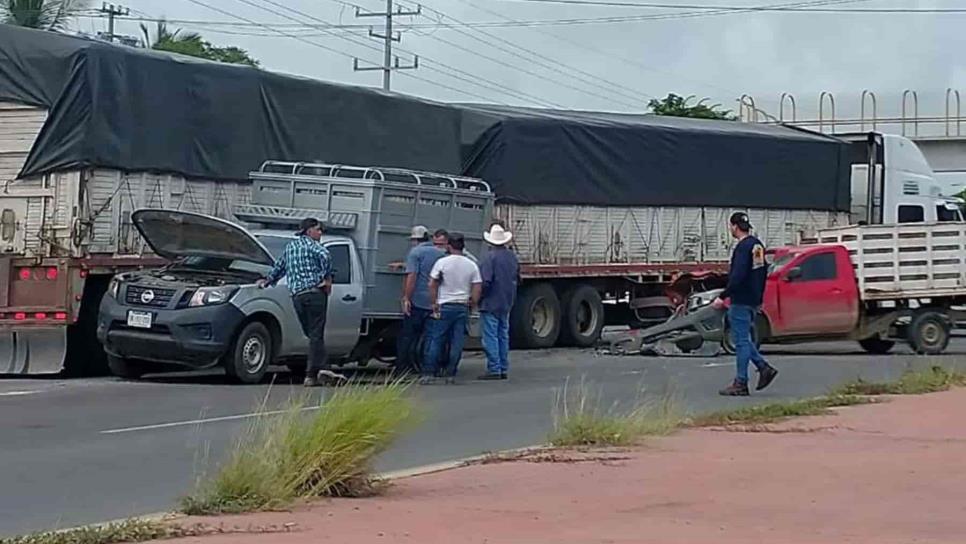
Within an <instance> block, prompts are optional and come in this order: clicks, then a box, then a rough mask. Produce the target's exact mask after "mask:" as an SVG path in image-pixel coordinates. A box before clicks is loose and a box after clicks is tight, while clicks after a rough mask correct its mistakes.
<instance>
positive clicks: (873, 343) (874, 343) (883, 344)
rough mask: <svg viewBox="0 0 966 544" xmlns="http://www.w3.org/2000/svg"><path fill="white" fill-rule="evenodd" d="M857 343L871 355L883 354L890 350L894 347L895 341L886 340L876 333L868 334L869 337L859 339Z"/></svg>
mask: <svg viewBox="0 0 966 544" xmlns="http://www.w3.org/2000/svg"><path fill="white" fill-rule="evenodd" d="M859 345H860V346H862V349H864V350H865V351H866V352H867V353H871V354H873V355H885V354H887V353H889V352H890V351H892V348H894V347H895V345H896V343H895V341H894V340H886V339H885V338H882V337H881V336H879V335H878V334H877V335H875V336H870V337H869V338H865V339H863V340H859Z"/></svg>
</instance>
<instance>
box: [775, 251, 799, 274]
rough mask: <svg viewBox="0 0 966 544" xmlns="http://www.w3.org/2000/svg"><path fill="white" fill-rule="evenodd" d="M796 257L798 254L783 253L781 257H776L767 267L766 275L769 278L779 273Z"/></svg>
mask: <svg viewBox="0 0 966 544" xmlns="http://www.w3.org/2000/svg"><path fill="white" fill-rule="evenodd" d="M797 256H798V253H785V254H784V255H782V256H781V257H778V258H777V259H775V260H774V261H772V263H771V264H770V265H769V266H768V275H769V276H770V275H772V274H777V273H778V272H781V271H782V269H784V268H785V267H786V266H788V263H790V262H792V260H793V259H794V258H795V257H797Z"/></svg>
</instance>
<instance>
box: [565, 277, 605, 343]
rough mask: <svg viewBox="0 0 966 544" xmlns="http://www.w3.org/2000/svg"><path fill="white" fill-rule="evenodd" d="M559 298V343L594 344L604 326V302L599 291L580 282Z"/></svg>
mask: <svg viewBox="0 0 966 544" xmlns="http://www.w3.org/2000/svg"><path fill="white" fill-rule="evenodd" d="M561 300H562V304H561V306H562V310H563V312H562V314H563V319H561V321H560V343H561V344H563V345H565V346H577V347H581V348H586V347H590V346H592V345H594V343H595V342H597V338H599V337H600V331H601V329H603V328H604V303H603V302H602V301H601V298H600V293H598V292H597V289H594V288H593V287H591V286H590V285H587V284H581V285H577V286H575V287H573V288H571V289H570V290H568V291H567V292H566V293H564V296H563V297H562V299H561Z"/></svg>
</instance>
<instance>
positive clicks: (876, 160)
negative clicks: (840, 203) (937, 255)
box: [842, 132, 963, 224]
mask: <svg viewBox="0 0 966 544" xmlns="http://www.w3.org/2000/svg"><path fill="white" fill-rule="evenodd" d="M842 138H843V139H845V140H847V141H850V142H852V144H853V151H852V166H851V168H852V206H851V220H852V221H851V222H852V223H865V224H891V223H937V222H947V221H963V210H962V205H961V204H962V203H961V201H960V200H959V199H958V198H955V197H952V196H949V195H944V194H943V184H942V182H941V181H940V180H939V179H937V177H936V175H935V173H933V171H932V168H931V167H930V166H929V163H928V162H927V161H926V157H925V156H923V154H922V151H920V150H919V148H918V147H917V146H916V144H915V143H913V142H912V141H911V140H909V139H908V138H904V137H902V136H897V135H893V134H881V133H877V132H871V133H865V134H860V135H847V136H843V137H842Z"/></svg>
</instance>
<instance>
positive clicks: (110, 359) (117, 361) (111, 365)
mask: <svg viewBox="0 0 966 544" xmlns="http://www.w3.org/2000/svg"><path fill="white" fill-rule="evenodd" d="M107 368H108V369H109V370H110V371H111V374H113V375H115V376H117V377H118V378H121V379H123V380H137V379H140V378H141V376H143V375H144V374H145V368H144V365H141V364H138V363H136V362H134V361H132V360H130V359H125V358H124V357H118V356H116V355H110V354H108V355H107Z"/></svg>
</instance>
